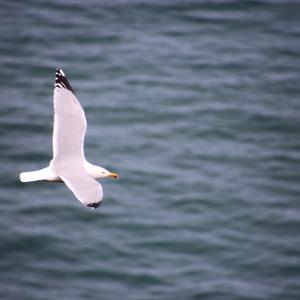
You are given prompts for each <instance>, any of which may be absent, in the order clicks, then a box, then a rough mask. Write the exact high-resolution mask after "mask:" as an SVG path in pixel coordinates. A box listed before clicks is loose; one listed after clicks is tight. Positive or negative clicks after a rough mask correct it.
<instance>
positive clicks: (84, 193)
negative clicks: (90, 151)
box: [53, 164, 103, 208]
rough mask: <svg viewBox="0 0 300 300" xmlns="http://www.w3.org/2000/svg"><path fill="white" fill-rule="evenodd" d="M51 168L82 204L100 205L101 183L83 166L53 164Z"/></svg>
mask: <svg viewBox="0 0 300 300" xmlns="http://www.w3.org/2000/svg"><path fill="white" fill-rule="evenodd" d="M53 169H54V171H55V173H56V174H57V175H58V176H59V177H60V178H61V179H62V180H63V182H64V183H65V184H66V186H67V187H68V188H69V189H70V190H71V191H72V192H73V193H74V195H75V197H76V198H77V199H78V200H79V201H80V202H81V203H82V204H84V205H86V206H88V207H92V208H97V207H99V206H100V204H101V201H102V197H103V192H102V187H101V184H100V183H98V182H97V181H96V180H95V179H93V178H92V177H91V176H90V175H89V174H88V173H87V172H86V170H85V168H84V167H83V166H74V165H72V166H69V167H68V166H63V165H61V166H55V164H54V166H53Z"/></svg>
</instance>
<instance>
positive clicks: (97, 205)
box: [86, 201, 102, 209]
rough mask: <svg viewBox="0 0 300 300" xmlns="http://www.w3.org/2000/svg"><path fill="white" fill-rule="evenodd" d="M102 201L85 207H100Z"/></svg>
mask: <svg viewBox="0 0 300 300" xmlns="http://www.w3.org/2000/svg"><path fill="white" fill-rule="evenodd" d="M101 203H102V201H100V202H95V203H89V204H87V205H86V206H88V207H91V208H94V209H95V208H98V207H99V206H100V205H101Z"/></svg>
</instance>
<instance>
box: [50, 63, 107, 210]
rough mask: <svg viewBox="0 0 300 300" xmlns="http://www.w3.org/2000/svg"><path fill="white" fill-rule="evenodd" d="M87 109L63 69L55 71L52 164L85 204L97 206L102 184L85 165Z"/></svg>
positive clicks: (54, 169) (100, 197)
mask: <svg viewBox="0 0 300 300" xmlns="http://www.w3.org/2000/svg"><path fill="white" fill-rule="evenodd" d="M86 126H87V124H86V118H85V114H84V111H83V109H82V107H81V105H80V103H79V101H78V99H77V97H76V96H75V94H74V91H73V89H72V87H71V85H70V84H69V82H68V80H67V78H66V77H65V75H64V73H63V72H62V70H61V69H58V70H57V71H56V80H55V88H54V128H53V139H52V142H53V160H52V161H51V167H52V169H53V171H54V172H55V173H56V174H57V176H59V177H60V178H61V179H62V180H63V181H64V182H65V184H66V185H67V187H68V188H69V189H70V190H71V191H72V192H73V193H74V195H75V196H76V198H77V199H78V200H79V201H80V202H82V203H83V204H85V205H87V206H91V207H94V208H96V207H98V206H99V205H100V201H101V200H102V197H103V192H102V187H101V185H100V184H99V183H98V182H97V181H96V180H94V179H93V178H92V177H91V176H90V175H89V174H88V173H87V171H86V169H85V158H84V150H83V146H84V135H85V131H86Z"/></svg>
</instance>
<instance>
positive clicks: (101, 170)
mask: <svg viewBox="0 0 300 300" xmlns="http://www.w3.org/2000/svg"><path fill="white" fill-rule="evenodd" d="M95 171H96V177H97V178H104V177H112V178H115V179H118V178H119V175H118V174H117V173H114V172H110V171H108V170H106V169H105V168H102V167H97V169H96V170H95Z"/></svg>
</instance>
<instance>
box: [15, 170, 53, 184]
mask: <svg viewBox="0 0 300 300" xmlns="http://www.w3.org/2000/svg"><path fill="white" fill-rule="evenodd" d="M47 169H48V168H45V169H41V170H37V171H32V172H22V173H20V181H21V182H31V181H39V180H48V172H47Z"/></svg>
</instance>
